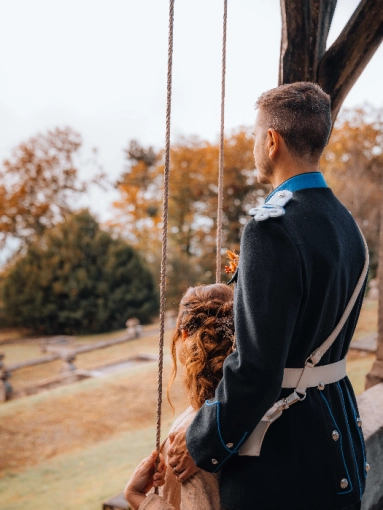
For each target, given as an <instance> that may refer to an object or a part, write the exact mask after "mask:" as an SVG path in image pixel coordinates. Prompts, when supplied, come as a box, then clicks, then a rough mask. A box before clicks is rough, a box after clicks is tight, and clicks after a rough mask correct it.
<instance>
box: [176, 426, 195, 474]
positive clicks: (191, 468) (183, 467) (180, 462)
mask: <svg viewBox="0 0 383 510" xmlns="http://www.w3.org/2000/svg"><path fill="white" fill-rule="evenodd" d="M186 429H187V427H180V428H179V429H177V430H176V431H174V432H171V433H170V434H169V440H170V443H171V446H170V448H169V451H168V464H169V466H171V467H172V468H173V473H174V474H175V475H176V477H177V480H178V481H179V482H181V483H182V482H185V481H186V480H187V479H188V478H190V477H191V476H192V475H194V473H196V472H197V471H198V469H199V468H198V467H197V466H196V465H195V464H194V460H193V459H192V458H191V456H190V453H189V452H188V449H187V446H186Z"/></svg>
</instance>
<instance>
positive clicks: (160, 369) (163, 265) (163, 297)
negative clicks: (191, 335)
mask: <svg viewBox="0 0 383 510" xmlns="http://www.w3.org/2000/svg"><path fill="white" fill-rule="evenodd" d="M174 1H175V0H169V37H168V74H167V97H166V99H167V103H166V136H165V164H164V192H163V206H162V258H161V275H160V332H159V341H158V345H159V347H158V394H157V420H156V450H157V451H158V453H159V452H160V448H161V407H162V378H163V368H164V333H165V305H166V259H167V245H168V211H169V173H170V116H171V109H172V108H171V107H172V66H173V24H174ZM157 462H158V460H157ZM156 493H158V488H156Z"/></svg>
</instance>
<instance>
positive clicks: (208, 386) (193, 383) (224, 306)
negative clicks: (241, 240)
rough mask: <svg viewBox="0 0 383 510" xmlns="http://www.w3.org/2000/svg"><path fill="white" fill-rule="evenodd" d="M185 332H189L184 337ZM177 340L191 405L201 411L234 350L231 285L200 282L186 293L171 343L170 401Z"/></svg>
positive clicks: (175, 367) (212, 393)
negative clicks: (224, 363) (181, 353)
mask: <svg viewBox="0 0 383 510" xmlns="http://www.w3.org/2000/svg"><path fill="white" fill-rule="evenodd" d="M183 331H186V333H187V337H186V338H184V339H183V338H182V332H183ZM178 341H180V342H183V359H184V370H183V382H184V384H185V386H186V389H187V391H188V398H189V402H190V405H191V406H192V407H193V408H194V409H196V410H198V409H199V408H200V407H201V406H202V405H203V404H204V402H205V401H206V400H208V399H210V398H212V397H213V396H214V393H215V389H216V388H217V386H218V383H219V381H220V380H221V379H222V375H223V370H222V368H223V362H224V361H225V359H226V358H227V356H228V355H229V354H230V353H231V352H233V350H234V318H233V291H232V289H231V287H229V286H227V285H225V284H222V283H217V284H213V285H199V286H197V287H190V288H189V289H188V290H187V291H186V293H185V294H184V296H183V298H182V300H181V303H180V308H179V313H178V318H177V324H176V330H175V332H174V336H173V339H172V342H171V353H172V358H173V370H172V373H171V376H170V380H169V385H168V400H169V402H170V398H169V390H170V387H171V385H172V384H173V382H174V379H175V377H176V375H177V354H176V343H177V342H178ZM170 404H171V402H170ZM171 405H172V404H171ZM172 407H173V406H172Z"/></svg>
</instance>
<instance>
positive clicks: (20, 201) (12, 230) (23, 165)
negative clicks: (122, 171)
mask: <svg viewBox="0 0 383 510" xmlns="http://www.w3.org/2000/svg"><path fill="white" fill-rule="evenodd" d="M81 146H82V139H81V136H80V135H79V134H78V133H76V132H75V131H73V130H72V129H71V128H68V127H67V128H63V129H61V128H56V129H54V130H52V131H48V132H47V133H45V134H38V135H37V136H34V137H32V138H30V139H29V140H27V141H26V142H22V143H21V144H20V145H19V146H18V147H16V148H15V149H14V150H13V152H12V155H11V157H10V158H9V159H7V160H5V161H4V162H3V164H2V165H1V166H0V245H4V243H5V241H6V239H7V237H9V236H10V237H13V238H16V239H18V240H19V241H20V243H21V245H27V244H29V243H30V242H32V241H35V240H36V239H37V238H38V237H40V236H41V235H42V234H43V233H44V231H45V230H46V229H47V228H51V227H52V226H53V225H55V224H57V223H58V222H60V221H61V220H62V219H63V218H64V216H65V215H66V214H67V213H69V212H70V211H71V210H72V209H73V206H74V198H75V197H76V196H79V195H80V194H81V193H84V192H85V191H86V190H87V189H88V185H89V183H87V182H85V181H83V180H81V179H80V177H79V164H80V162H79V152H80V149H81ZM102 178H103V175H102V172H99V175H98V176H97V177H95V179H94V180H95V181H99V180H102Z"/></svg>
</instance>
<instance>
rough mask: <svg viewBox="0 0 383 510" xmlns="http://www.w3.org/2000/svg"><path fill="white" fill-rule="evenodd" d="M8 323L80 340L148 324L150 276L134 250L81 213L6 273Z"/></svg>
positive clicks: (152, 309)
mask: <svg viewBox="0 0 383 510" xmlns="http://www.w3.org/2000/svg"><path fill="white" fill-rule="evenodd" d="M3 300H4V311H5V314H6V316H7V319H8V322H9V323H12V324H14V325H18V326H24V327H27V328H30V329H32V330H33V331H35V332H39V333H45V334H58V333H60V334H80V333H81V334H83V333H99V332H103V331H111V330H115V329H118V328H122V327H124V324H125V321H126V320H127V319H129V318H130V317H137V318H138V319H140V321H141V322H148V321H149V320H150V318H151V317H152V316H153V315H154V314H155V313H156V312H157V308H158V297H157V293H156V289H155V283H154V279H153V276H152V274H151V273H150V271H149V269H148V268H147V267H146V265H145V263H144V261H143V260H142V258H141V257H140V256H139V255H138V253H137V252H136V250H134V248H132V247H131V246H129V245H128V244H126V242H125V241H123V240H122V239H113V238H112V236H111V235H110V234H108V233H107V232H105V231H103V230H101V229H100V227H99V225H98V223H97V221H96V220H95V219H94V218H93V217H92V216H91V215H90V213H89V212H88V211H87V210H84V211H81V212H79V213H76V214H73V215H71V216H68V217H67V219H66V221H65V222H63V223H61V224H59V225H58V226H56V227H54V228H52V229H49V230H48V231H47V232H46V233H45V234H44V236H43V237H42V238H41V239H40V242H39V243H38V244H32V245H30V247H29V248H28V251H27V253H26V254H25V255H24V256H23V257H21V258H19V259H18V260H17V261H16V262H15V263H14V265H13V266H11V267H10V269H9V270H8V273H7V275H6V277H5V281H4V285H3Z"/></svg>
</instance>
